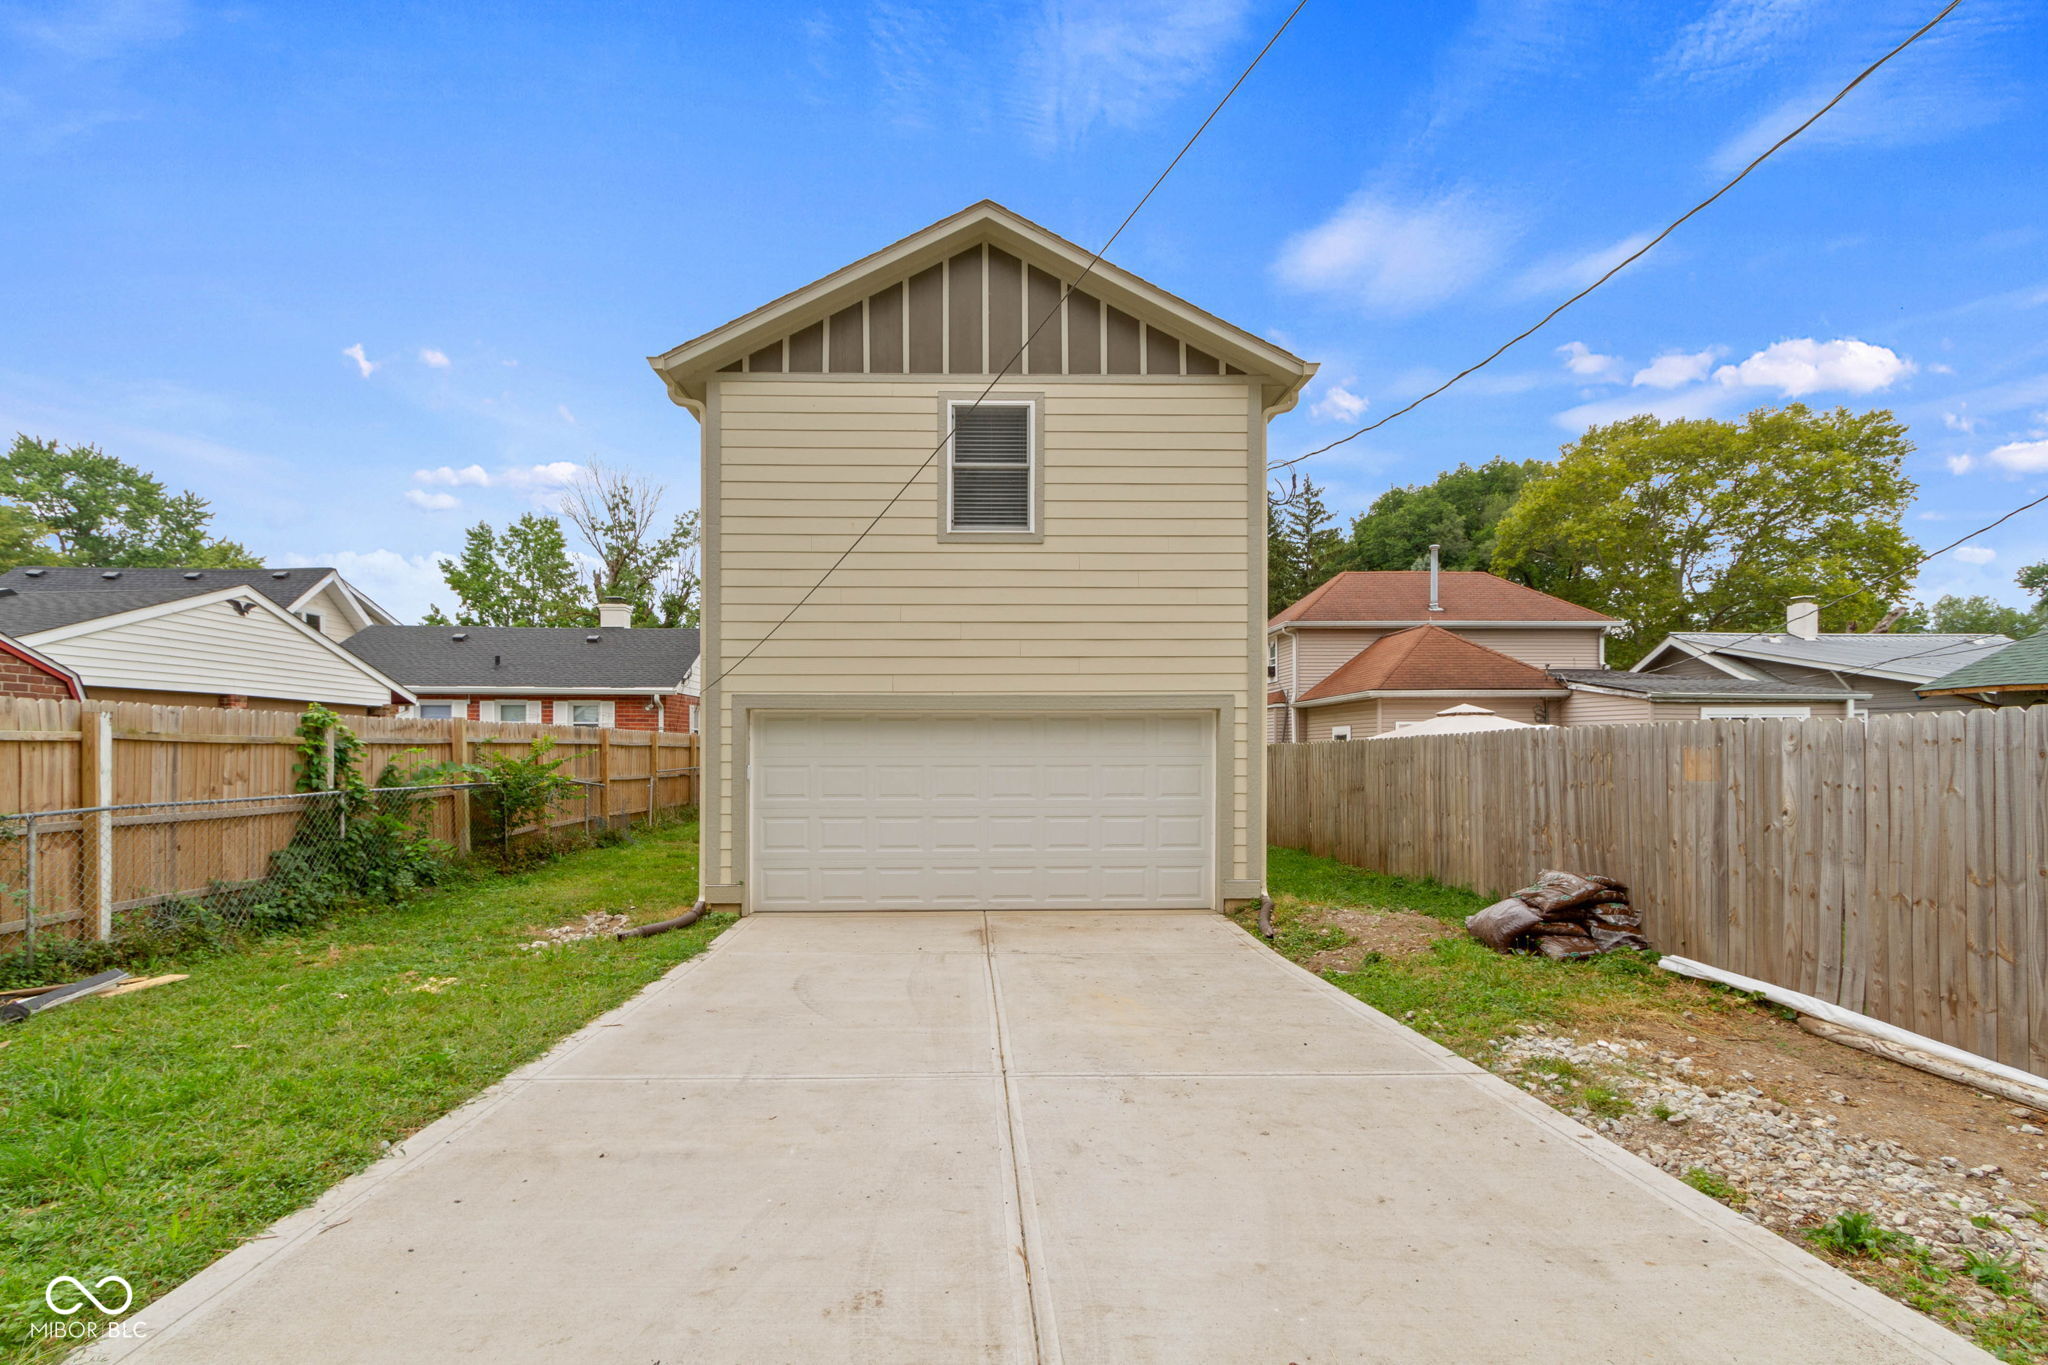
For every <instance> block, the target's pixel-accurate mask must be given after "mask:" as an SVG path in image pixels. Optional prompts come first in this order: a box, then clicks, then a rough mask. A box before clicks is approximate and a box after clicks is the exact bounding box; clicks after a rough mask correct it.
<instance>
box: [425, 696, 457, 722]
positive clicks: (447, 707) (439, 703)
mask: <svg viewBox="0 0 2048 1365" xmlns="http://www.w3.org/2000/svg"><path fill="white" fill-rule="evenodd" d="M413 714H415V715H417V716H418V717H419V718H420V719H421V720H454V719H455V718H456V717H457V716H467V715H468V714H469V703H468V702H465V701H459V700H454V699H451V698H429V697H422V698H420V704H419V705H418V706H417V707H415V708H414V711H413Z"/></svg>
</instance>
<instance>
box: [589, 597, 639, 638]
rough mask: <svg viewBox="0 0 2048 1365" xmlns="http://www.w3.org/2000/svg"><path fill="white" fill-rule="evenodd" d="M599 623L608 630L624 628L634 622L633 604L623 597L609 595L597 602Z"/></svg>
mask: <svg viewBox="0 0 2048 1365" xmlns="http://www.w3.org/2000/svg"><path fill="white" fill-rule="evenodd" d="M597 624H598V625H599V626H601V627H603V628H605V629H607V630H624V629H626V628H627V627H628V626H631V625H632V624H633V604H632V603H631V602H628V601H627V600H626V599H625V598H623V597H607V598H605V599H604V600H603V601H601V602H599V603H598V604H597Z"/></svg>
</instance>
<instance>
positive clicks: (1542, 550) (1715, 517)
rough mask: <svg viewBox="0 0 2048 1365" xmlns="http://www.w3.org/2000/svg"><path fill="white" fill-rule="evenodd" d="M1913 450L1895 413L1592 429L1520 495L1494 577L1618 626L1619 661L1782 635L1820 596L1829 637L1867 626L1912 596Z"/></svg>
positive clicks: (1792, 413) (1504, 522)
mask: <svg viewBox="0 0 2048 1365" xmlns="http://www.w3.org/2000/svg"><path fill="white" fill-rule="evenodd" d="M1912 449H1913V446H1912V443H1911V442H1910V441H1908V440H1907V439H1906V430H1905V428H1904V426H1902V425H1901V424H1900V423H1899V422H1897V421H1896V420H1894V419H1893V417H1892V414H1891V413H1889V412H1886V411H1881V410H1880V411H1875V412H1866V413H1852V412H1850V411H1849V410H1848V409H1846V408H1837V409H1836V410H1835V411H1833V412H1831V413H1815V412H1813V411H1811V410H1809V409H1808V408H1807V407H1806V406H1805V405H1803V404H1798V403H1795V404H1792V405H1790V406H1788V407H1785V408H1783V409H1779V410H1772V409H1768V408H1761V409H1758V410H1757V411H1755V412H1752V413H1750V414H1749V415H1748V416H1747V417H1746V418H1744V419H1743V421H1742V422H1741V423H1740V424H1737V423H1734V422H1721V421H1712V420H1686V419H1680V420H1675V421H1671V422H1663V421H1660V420H1658V419H1657V418H1655V417H1651V416H1647V415H1644V416H1637V417H1630V418H1627V419H1625V420H1623V421H1619V422H1614V423H1612V424H1610V425H1607V426H1596V427H1593V428H1590V429H1589V430H1588V431H1587V432H1586V434H1585V435H1583V436H1581V437H1580V438H1579V439H1578V440H1576V441H1574V442H1572V443H1571V444H1570V445H1567V446H1565V447H1564V448H1563V451H1562V452H1561V457H1560V459H1559V460H1558V462H1557V464H1556V465H1554V466H1552V467H1551V468H1549V469H1547V470H1543V471H1541V472H1539V473H1538V474H1536V475H1535V476H1534V477H1533V478H1531V479H1530V480H1529V482H1528V483H1527V484H1526V485H1525V486H1524V488H1523V489H1522V492H1521V495H1520V496H1519V497H1518V498H1516V500H1515V504H1514V506H1513V507H1511V508H1510V509H1509V510H1508V513H1507V515H1506V516H1505V517H1503V518H1502V519H1501V522H1500V525H1499V527H1498V529H1497V531H1496V541H1495V546H1494V555H1493V568H1494V571H1495V572H1496V573H1502V574H1505V575H1507V576H1509V577H1513V578H1517V579H1519V580H1520V581H1522V582H1525V583H1529V584H1531V585H1532V586H1534V587H1537V588H1541V589H1542V590H1543V591H1545V592H1550V593H1554V594H1556V595H1557V596H1559V597H1563V598H1565V599H1567V600H1568V601H1572V602H1578V603H1580V604H1582V605H1584V606H1588V607H1592V608H1594V609H1596V610H1599V611H1604V612H1607V613H1609V614H1610V615H1613V616H1618V617H1621V618H1623V619H1624V620H1625V621H1626V622H1627V623H1628V624H1627V625H1626V626H1625V627H1623V629H1622V630H1621V632H1619V633H1618V634H1617V636H1616V637H1615V639H1614V642H1613V646H1612V647H1611V648H1610V650H1609V659H1610V660H1611V661H1612V662H1613V663H1615V664H1616V665H1617V666H1622V667H1625V666H1627V665H1628V664H1630V663H1632V662H1634V661H1635V660H1636V659H1638V658H1640V657H1641V656H1642V655H1643V654H1644V653H1645V652H1646V651H1647V650H1649V649H1650V647H1651V646H1653V645H1654V644H1656V643H1657V641H1659V640H1661V639H1662V638H1663V637H1664V636H1665V635H1667V634H1669V633H1670V632H1672V631H1678V630H1768V629H1773V628H1782V625H1783V622H1784V612H1785V602H1786V600H1787V599H1788V598H1791V597H1794V596H1797V595H1799V594H1812V595H1814V596H1817V597H1819V598H1821V599H1822V601H1823V602H1824V603H1825V604H1826V605H1825V606H1824V608H1823V613H1822V628H1823V629H1828V630H1853V629H1856V628H1858V626H1859V623H1860V625H1861V627H1863V628H1868V627H1869V626H1871V625H1873V624H1875V623H1876V621H1877V620H1878V619H1879V618H1880V617H1881V616H1883V615H1884V612H1885V609H1886V607H1887V606H1889V605H1890V604H1892V603H1893V602H1896V601H1898V600H1900V599H1901V598H1902V597H1903V594H1904V590H1905V587H1906V582H1905V579H1906V576H1907V574H1908V573H1909V572H1910V571H1911V569H1912V567H1913V565H1914V563H1915V560H1916V550H1915V547H1914V545H1913V542H1912V541H1910V540H1909V539H1907V537H1906V534H1905V532H1904V531H1903V530H1902V529H1901V528H1900V524H1899V521H1900V518H1901V516H1902V515H1903V514H1904V512H1905V508H1906V505H1907V503H1908V502H1909V501H1910V500H1911V499H1912V496H1913V492H1914V485H1913V484H1912V482H1911V481H1910V480H1908V479H1907V478H1906V477H1905V474H1904V472H1903V470H1904V462H1905V458H1906V456H1907V455H1908V454H1909V453H1910V452H1911V451H1912Z"/></svg>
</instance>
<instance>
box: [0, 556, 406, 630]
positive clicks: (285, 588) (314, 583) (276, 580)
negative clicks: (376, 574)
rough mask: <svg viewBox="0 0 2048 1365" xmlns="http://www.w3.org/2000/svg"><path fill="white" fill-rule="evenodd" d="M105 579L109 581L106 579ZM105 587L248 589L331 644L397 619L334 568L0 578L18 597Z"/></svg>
mask: <svg viewBox="0 0 2048 1365" xmlns="http://www.w3.org/2000/svg"><path fill="white" fill-rule="evenodd" d="M110 574H111V575H114V576H113V577H111V578H110V577H109V576H108V575H110ZM109 587H118V588H123V589H128V590H132V591H138V592H155V591H162V592H165V593H170V592H174V591H175V592H178V593H182V594H185V595H190V594H192V593H196V592H203V591H206V590H207V589H210V588H220V587H243V588H251V589H254V590H255V591H256V592H258V593H260V594H262V595H263V596H264V597H266V598H268V599H269V600H270V601H272V602H275V603H276V604H277V605H278V606H280V607H283V608H284V609H285V610H286V611H288V612H290V613H291V614H292V615H294V616H296V617H298V618H299V619H300V620H302V621H304V622H305V623H306V624H307V625H309V626H311V627H313V629H315V630H317V631H319V632H320V633H321V634H322V635H325V636H326V637H327V638H328V639H330V640H346V639H347V638H348V637H349V636H351V635H353V634H355V633H356V632H357V631H359V630H361V629H362V628H363V627H364V626H377V625H384V626H393V625H397V624H398V618H397V617H396V616H393V615H392V614H391V613H390V612H388V611H386V610H384V608H382V607H380V606H378V605H377V604H376V603H375V602H372V601H371V600H370V599H369V598H367V597H365V596H363V594H362V593H360V592H358V591H357V590H356V589H355V588H354V587H353V586H352V585H350V583H349V582H348V580H347V579H345V578H343V577H342V576H341V573H340V571H339V570H336V569H321V568H315V569H304V568H292V569H91V568H79V567H77V566H73V565H60V566H48V567H44V568H26V569H10V570H8V571H7V572H6V573H4V574H0V588H14V589H16V590H18V591H22V592H26V591H28V590H30V589H31V588H33V589H35V590H36V591H39V592H52V591H55V592H77V591H98V590H101V589H104V588H109Z"/></svg>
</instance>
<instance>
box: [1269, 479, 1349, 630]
mask: <svg viewBox="0 0 2048 1365" xmlns="http://www.w3.org/2000/svg"><path fill="white" fill-rule="evenodd" d="M1335 521H1336V518H1335V517H1334V516H1332V515H1331V513H1330V509H1329V508H1328V507H1327V506H1325V505H1324V503H1323V490H1322V489H1320V488H1318V487H1316V485H1315V482H1314V480H1312V479H1307V478H1302V477H1300V476H1299V475H1289V476H1288V479H1287V487H1286V488H1285V489H1284V490H1282V491H1280V492H1278V493H1275V492H1274V491H1273V490H1271V489H1268V490H1267V492H1266V614H1267V615H1269V616H1270V615H1272V614H1274V613H1275V612H1278V611H1280V610H1281V609H1282V608H1283V607H1287V606H1290V605H1291V604H1293V603H1295V602H1297V601H1299V600H1301V598H1302V597H1304V596H1305V595H1307V593H1308V592H1309V591H1310V590H1311V589H1314V588H1317V587H1320V586H1321V585H1322V584H1323V583H1324V582H1325V581H1327V580H1328V578H1329V577H1330V575H1331V574H1333V573H1335V572H1336V571H1337V559H1338V556H1339V554H1340V553H1341V552H1342V550H1343V547H1344V539H1343V537H1342V536H1340V535H1338V534H1337V531H1336V528H1335V525H1334V523H1335Z"/></svg>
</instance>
